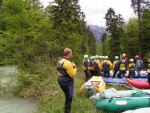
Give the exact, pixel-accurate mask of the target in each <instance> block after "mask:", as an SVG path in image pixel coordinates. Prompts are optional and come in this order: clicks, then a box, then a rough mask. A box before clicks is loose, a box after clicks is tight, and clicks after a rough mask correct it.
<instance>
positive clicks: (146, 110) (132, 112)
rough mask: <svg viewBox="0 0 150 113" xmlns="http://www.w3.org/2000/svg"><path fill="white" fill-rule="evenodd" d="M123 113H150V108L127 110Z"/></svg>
mask: <svg viewBox="0 0 150 113" xmlns="http://www.w3.org/2000/svg"><path fill="white" fill-rule="evenodd" d="M123 113H150V108H149V107H146V108H139V109H136V110H127V111H125V112H123Z"/></svg>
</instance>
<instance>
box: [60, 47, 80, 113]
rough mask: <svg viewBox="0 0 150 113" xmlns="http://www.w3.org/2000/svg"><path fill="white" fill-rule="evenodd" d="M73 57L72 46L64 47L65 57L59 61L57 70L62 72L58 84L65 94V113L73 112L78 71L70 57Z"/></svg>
mask: <svg viewBox="0 0 150 113" xmlns="http://www.w3.org/2000/svg"><path fill="white" fill-rule="evenodd" d="M71 57H72V50H71V49H70V48H65V49H64V57H63V58H62V59H60V60H59V61H58V62H57V70H58V72H59V73H60V74H61V75H60V76H59V77H58V84H59V86H60V88H61V89H62V90H63V92H64V94H65V106H64V113H70V112H71V104H72V98H73V93H74V91H73V90H74V87H73V85H74V77H75V75H76V72H77V68H76V65H75V64H74V63H73V62H71V61H70V60H69V59H70V58H71Z"/></svg>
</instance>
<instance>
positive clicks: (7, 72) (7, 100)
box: [0, 66, 39, 113]
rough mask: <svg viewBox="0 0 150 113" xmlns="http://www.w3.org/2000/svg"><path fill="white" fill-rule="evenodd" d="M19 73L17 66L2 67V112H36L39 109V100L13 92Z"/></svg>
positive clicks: (0, 72) (0, 102) (0, 74)
mask: <svg viewBox="0 0 150 113" xmlns="http://www.w3.org/2000/svg"><path fill="white" fill-rule="evenodd" d="M17 74H18V71H17V67H16V66H5V67H0V113H34V112H35V111H36V110H37V109H38V105H39V104H38V102H37V101H35V100H33V99H30V100H29V99H24V98H21V97H15V96H14V95H13V94H11V91H10V90H12V89H11V88H10V87H11V85H13V84H14V83H15V77H16V76H15V75H17Z"/></svg>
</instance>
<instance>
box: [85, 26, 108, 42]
mask: <svg viewBox="0 0 150 113" xmlns="http://www.w3.org/2000/svg"><path fill="white" fill-rule="evenodd" d="M88 26H89V28H90V30H91V31H92V33H93V35H94V37H95V40H96V41H97V42H101V37H102V34H103V33H107V34H109V33H108V32H107V31H106V27H99V26H96V25H88Z"/></svg>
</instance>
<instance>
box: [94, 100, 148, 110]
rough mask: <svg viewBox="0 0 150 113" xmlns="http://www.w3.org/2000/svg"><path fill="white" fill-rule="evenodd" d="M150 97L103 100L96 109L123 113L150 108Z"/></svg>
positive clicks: (97, 104)
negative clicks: (124, 112)
mask: <svg viewBox="0 0 150 113" xmlns="http://www.w3.org/2000/svg"><path fill="white" fill-rule="evenodd" d="M149 103H150V97H124V98H116V97H114V98H110V99H103V100H100V101H98V102H97V103H96V108H97V109H100V110H104V111H108V112H123V111H126V110H134V109H138V108H144V107H150V104H149Z"/></svg>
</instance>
